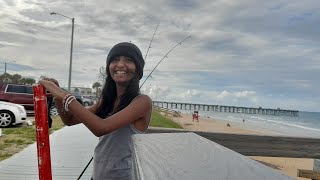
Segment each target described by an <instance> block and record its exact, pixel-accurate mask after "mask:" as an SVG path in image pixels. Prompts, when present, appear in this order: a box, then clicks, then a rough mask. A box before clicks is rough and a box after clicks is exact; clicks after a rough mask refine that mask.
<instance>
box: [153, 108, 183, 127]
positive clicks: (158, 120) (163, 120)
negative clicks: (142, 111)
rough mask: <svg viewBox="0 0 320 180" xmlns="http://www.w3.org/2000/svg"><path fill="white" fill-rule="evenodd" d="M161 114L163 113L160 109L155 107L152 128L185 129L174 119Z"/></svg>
mask: <svg viewBox="0 0 320 180" xmlns="http://www.w3.org/2000/svg"><path fill="white" fill-rule="evenodd" d="M160 112H162V111H160V109H158V108H155V107H154V108H153V109H152V115H151V122H150V126H153V127H164V128H177V129H183V128H182V126H180V124H178V123H176V122H174V121H173V120H172V119H169V118H167V117H164V116H162V115H161V114H160Z"/></svg>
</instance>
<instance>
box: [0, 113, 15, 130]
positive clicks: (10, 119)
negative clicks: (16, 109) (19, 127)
mask: <svg viewBox="0 0 320 180" xmlns="http://www.w3.org/2000/svg"><path fill="white" fill-rule="evenodd" d="M14 121H15V117H14V115H13V113H12V112H10V111H5V110H1V111H0V127H9V126H11V125H12V124H13V123H14Z"/></svg>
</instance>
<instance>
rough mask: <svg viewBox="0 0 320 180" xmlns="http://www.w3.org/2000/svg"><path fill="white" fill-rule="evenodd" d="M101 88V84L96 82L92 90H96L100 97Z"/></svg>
mask: <svg viewBox="0 0 320 180" xmlns="http://www.w3.org/2000/svg"><path fill="white" fill-rule="evenodd" d="M99 87H101V84H100V83H99V82H95V83H93V85H92V88H93V89H96V96H98V91H99Z"/></svg>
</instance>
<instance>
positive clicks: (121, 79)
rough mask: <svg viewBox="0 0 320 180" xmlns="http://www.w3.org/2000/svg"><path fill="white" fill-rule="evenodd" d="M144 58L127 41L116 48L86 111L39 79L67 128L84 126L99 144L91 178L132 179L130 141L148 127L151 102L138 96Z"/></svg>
mask: <svg viewBox="0 0 320 180" xmlns="http://www.w3.org/2000/svg"><path fill="white" fill-rule="evenodd" d="M143 67H144V59H143V57H142V53H141V51H140V50H139V48H138V47H137V46H136V45H134V44H132V43H128V42H123V43H119V44H117V45H115V46H114V47H113V48H112V49H111V50H110V52H109V54H108V56H107V62H106V73H107V77H106V79H105V85H104V87H103V90H102V93H101V96H100V99H99V100H98V102H97V103H95V104H94V105H92V106H91V107H88V108H85V107H83V105H82V104H80V103H79V102H77V101H75V97H74V96H73V95H72V94H70V93H68V92H66V91H65V90H63V89H61V88H60V87H59V83H58V82H57V81H56V80H55V79H52V78H45V79H43V80H40V83H41V84H42V85H44V86H45V88H46V89H47V90H48V91H50V92H51V94H52V95H53V96H54V98H55V105H56V106H57V109H58V111H59V115H60V117H61V119H62V121H63V122H64V123H65V124H66V125H69V126H71V125H75V124H79V123H83V124H84V125H85V126H87V128H88V129H89V130H90V131H91V132H92V133H93V134H94V135H96V136H98V137H99V143H98V145H97V146H96V148H95V151H94V168H93V179H131V172H132V171H131V169H132V148H133V147H132V142H131V141H132V139H131V136H132V135H133V134H137V133H144V132H145V131H146V129H147V128H148V125H149V121H150V117H151V111H152V102H151V99H150V98H149V96H147V95H143V94H141V93H140V89H139V80H140V79H141V78H142V76H143Z"/></svg>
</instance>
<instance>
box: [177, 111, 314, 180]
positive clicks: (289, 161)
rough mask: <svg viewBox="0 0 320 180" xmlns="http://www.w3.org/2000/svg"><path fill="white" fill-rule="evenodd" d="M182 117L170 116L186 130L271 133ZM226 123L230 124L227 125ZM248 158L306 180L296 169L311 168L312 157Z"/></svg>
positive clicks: (189, 116)
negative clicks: (298, 174)
mask: <svg viewBox="0 0 320 180" xmlns="http://www.w3.org/2000/svg"><path fill="white" fill-rule="evenodd" d="M181 115H182V117H172V119H173V120H174V121H175V122H177V123H179V124H180V125H182V126H183V128H185V129H188V130H198V131H208V132H221V133H233V134H237V133H238V134H258V135H272V134H271V133H270V132H263V131H254V130H249V129H244V128H243V127H240V126H237V125H236V124H233V123H231V122H226V121H223V120H218V119H211V118H208V117H201V115H200V117H199V122H196V121H192V116H191V115H190V114H181ZM227 123H229V124H230V126H227ZM250 158H252V159H254V160H257V161H259V162H261V163H263V164H265V165H267V166H270V167H272V168H274V169H277V170H279V171H281V172H283V173H285V174H287V175H289V176H291V177H295V178H297V179H299V180H307V179H306V178H299V177H297V169H308V170H312V168H313V159H302V158H283V157H260V156H250Z"/></svg>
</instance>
